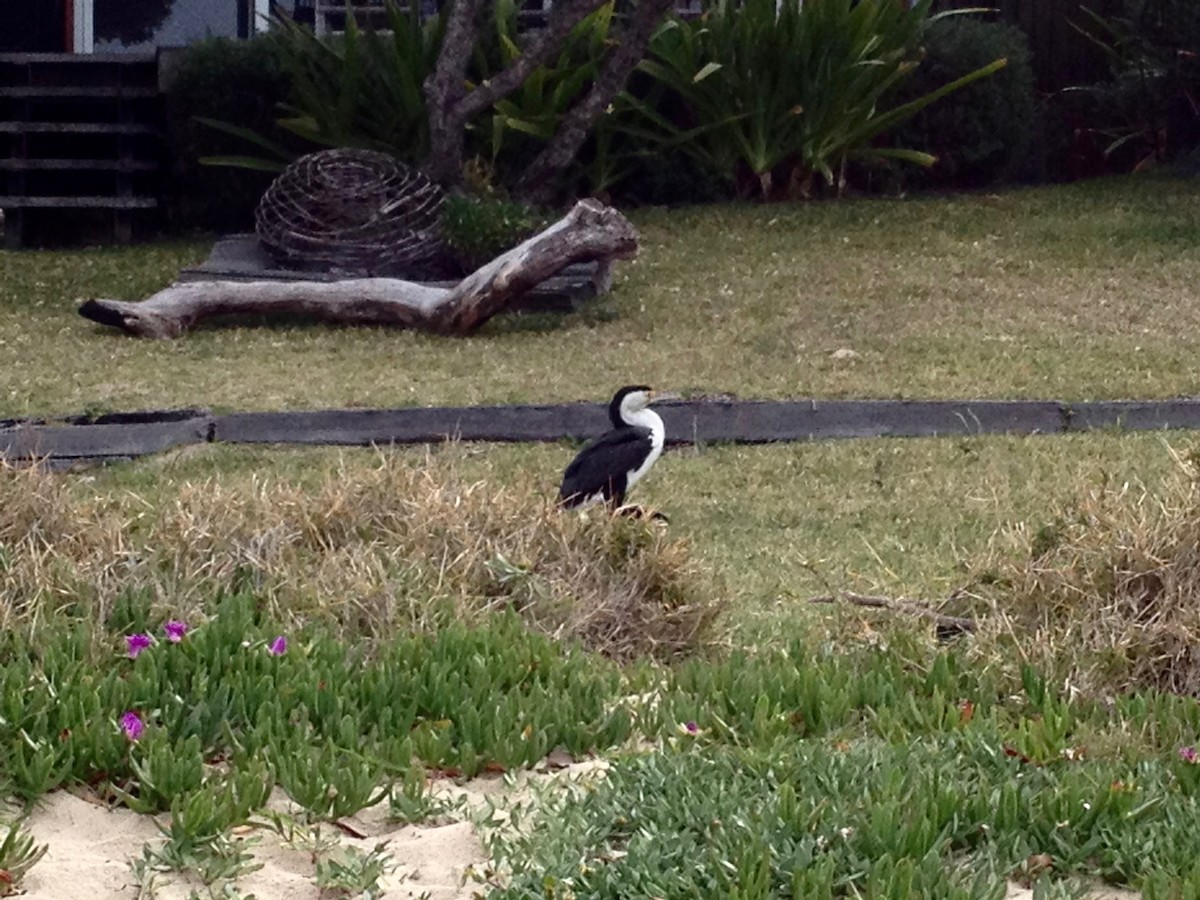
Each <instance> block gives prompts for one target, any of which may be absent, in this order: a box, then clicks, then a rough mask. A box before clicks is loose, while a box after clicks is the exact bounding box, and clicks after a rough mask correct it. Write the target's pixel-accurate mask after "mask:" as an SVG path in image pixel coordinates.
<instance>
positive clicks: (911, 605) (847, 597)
mask: <svg viewBox="0 0 1200 900" xmlns="http://www.w3.org/2000/svg"><path fill="white" fill-rule="evenodd" d="M839 600H842V601H845V602H846V603H849V604H851V605H853V606H866V607H870V608H872V609H888V610H893V611H895V612H903V613H908V614H909V615H914V616H921V617H923V618H926V619H931V620H932V621H933V622H934V624H935V625H937V626H938V629H939V630H944V631H946V632H952V633H961V632H973V631H975V629H976V627H977V626H976V623H975V620H974V619H968V618H964V617H962V616H947V615H944V614H943V613H940V612H938V611H937V610H935V609H931V608H930V607H929V606H927V605H925V604H924V603H917V602H916V601H914V600H904V599H902V598H893V597H878V596H872V595H869V594H856V593H854V592H853V591H841V592H840V593H839V594H837V595H836V596H835V595H831V594H826V595H824V596H821V597H813V598H812V599H811V600H809V601H808V602H809V603H836V602H837V601H839Z"/></svg>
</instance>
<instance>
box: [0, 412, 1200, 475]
mask: <svg viewBox="0 0 1200 900" xmlns="http://www.w3.org/2000/svg"><path fill="white" fill-rule="evenodd" d="M656 408H657V409H658V410H659V411H660V413H661V414H662V417H663V420H664V421H665V423H666V426H667V441H668V443H671V444H693V443H771V442H786V441H808V440H832V439H844V438H869V437H933V436H946V435H974V434H979V435H982V434H1004V433H1008V434H1063V433H1067V432H1082V431H1089V430H1094V429H1097V428H1114V429H1125V430H1129V431H1146V430H1159V429H1171V428H1182V429H1200V399H1197V400H1192V399H1177V400H1162V401H1140V400H1124V401H1096V402H1087V403H1076V404H1067V403H1061V402H1058V401H1054V400H1015V401H1014V400H760V401H739V400H684V401H673V402H671V401H668V402H664V403H662V404H660V405H658V406H657V407H656ZM196 413H199V414H196ZM60 421H62V420H60ZM67 421H72V420H67ZM74 421H79V420H74ZM607 427H608V419H607V407H606V405H604V404H599V403H571V404H563V405H554V406H538V405H523V406H472V407H414V408H400V409H329V410H303V411H295V412H252V413H231V414H228V415H216V416H214V415H210V414H207V413H206V412H205V411H202V410H185V411H179V410H176V411H164V412H161V413H154V412H139V413H114V414H110V415H109V416H106V417H105V418H104V419H103V420H101V422H100V423H98V424H37V423H33V422H27V423H18V424H16V425H9V426H8V427H0V457H6V458H9V459H30V458H43V459H50V460H63V461H65V460H71V459H75V460H80V461H85V460H89V459H92V460H97V461H100V460H104V459H113V460H116V459H128V458H131V457H135V456H141V455H145V454H147V453H154V452H158V451H161V450H165V449H168V448H170V447H173V446H179V445H183V444H193V443H202V442H206V441H214V442H221V443H229V444H290V445H351V446H366V445H372V444H414V443H431V442H439V441H444V440H448V439H458V440H464V441H497V442H503V441H509V442H511V441H518V442H548V441H559V440H565V439H576V440H578V439H584V438H589V437H593V436H595V435H597V434H599V433H601V432H602V431H604V430H605V429H606V428H607Z"/></svg>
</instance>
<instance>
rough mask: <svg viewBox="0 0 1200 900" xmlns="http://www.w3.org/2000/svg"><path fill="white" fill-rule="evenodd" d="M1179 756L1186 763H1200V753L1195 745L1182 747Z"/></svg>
mask: <svg viewBox="0 0 1200 900" xmlns="http://www.w3.org/2000/svg"><path fill="white" fill-rule="evenodd" d="M1179 758H1180V759H1182V760H1183V761H1184V762H1185V763H1191V764H1192V765H1196V764H1197V763H1200V753H1197V752H1196V748H1195V747H1180V748H1179Z"/></svg>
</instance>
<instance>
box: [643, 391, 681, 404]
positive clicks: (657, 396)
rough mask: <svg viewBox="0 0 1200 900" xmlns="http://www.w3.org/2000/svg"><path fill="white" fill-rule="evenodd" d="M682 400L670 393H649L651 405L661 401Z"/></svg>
mask: <svg viewBox="0 0 1200 900" xmlns="http://www.w3.org/2000/svg"><path fill="white" fill-rule="evenodd" d="M682 399H683V398H682V397H680V396H679V395H678V394H673V393H671V392H670V391H651V392H650V402H651V403H658V402H660V401H662V400H682Z"/></svg>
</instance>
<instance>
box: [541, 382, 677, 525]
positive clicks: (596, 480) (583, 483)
mask: <svg viewBox="0 0 1200 900" xmlns="http://www.w3.org/2000/svg"><path fill="white" fill-rule="evenodd" d="M667 396H668V395H666V394H655V392H654V391H652V390H651V389H650V388H648V387H646V386H645V385H643V384H636V385H631V386H629V387H623V388H621V389H620V390H619V391H617V393H616V395H615V396H614V397H613V398H612V402H611V403H609V405H608V418H609V419H610V420H611V421H612V424H613V427H612V430H611V431H608V432H606V433H604V434H602V435H601V436H600V437H598V438H596V440H594V441H592V442H591V443H589V444H588V445H587V446H585V447H584V448H583V449H582V450H580V451H579V455H578V456H576V457H575V458H574V459H573V460H571V464H570V465H569V466H567V470H566V471H565V472H564V473H563V480H562V487H561V488H559V491H558V502H559V503H560V504H561V505H562V506H565V507H585V506H591V505H592V504H593V503H600V502H601V501H603V502H605V503H607V504H608V505H609V506H611V507H612V508H613V509H617V508H619V507H620V506H621V504H622V503H624V502H625V494H626V493H627V492H628V491H629V489H630V488H632V487H633V486H634V484H636V483H637V482H638V480H639V479H640V478H641V477H642V476H643V475H645V474H646V473H647V472H649V471H650V467H651V466H652V465H654V463H655V461H656V460H657V459H658V457H659V456H660V455H661V454H662V450H663V439H664V438H665V437H666V429H665V428H664V427H663V421H662V419H660V418H659V417H658V413H656V412H654V410H652V409H650V404H651V403H653V402H654V401H655V400H663V399H666V398H667Z"/></svg>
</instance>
